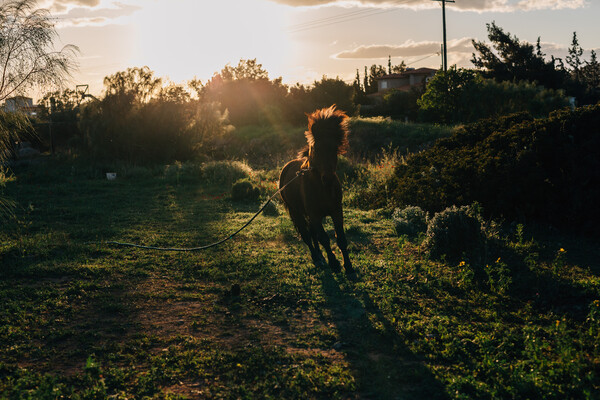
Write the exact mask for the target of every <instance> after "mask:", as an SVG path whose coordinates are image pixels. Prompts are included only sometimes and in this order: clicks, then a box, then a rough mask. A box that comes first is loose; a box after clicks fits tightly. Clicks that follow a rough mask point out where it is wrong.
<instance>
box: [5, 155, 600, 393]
mask: <svg viewBox="0 0 600 400" xmlns="http://www.w3.org/2000/svg"><path fill="white" fill-rule="evenodd" d="M186 168H187V171H188V172H189V171H192V172H189V174H188V175H185V174H184V175H185V176H186V177H187V178H186V179H180V178H181V176H179V175H177V174H175V175H173V174H172V173H169V172H157V171H161V170H160V169H157V170H156V171H151V172H152V173H144V171H141V172H140V171H138V172H137V173H135V174H131V175H130V176H129V177H125V178H118V179H117V180H116V181H107V180H106V179H102V177H101V174H99V173H95V172H94V171H92V170H88V169H85V168H83V167H80V166H78V164H69V163H64V162H63V163H60V162H57V161H55V160H47V161H44V162H43V164H38V165H34V166H32V167H29V168H26V167H22V168H21V169H19V170H17V171H16V178H15V179H12V180H11V181H10V182H7V184H6V194H7V195H8V196H10V197H12V198H13V199H15V200H16V201H17V202H18V204H19V208H18V210H17V217H16V220H14V221H12V222H11V223H4V224H3V225H2V228H1V229H0V398H9V399H12V398H14V399H28V398H31V399H40V398H52V399H54V398H60V397H61V396H62V397H63V398H81V399H92V398H106V397H108V396H112V398H162V399H165V398H169V399H176V398H209V399H210V398H215V399H223V398H273V399H281V398H286V399H287V398H298V399H305V398H319V399H320V398H322V399H329V398H338V399H348V398H350V399H354V398H356V399H363V398H364V399H397V398H400V399H424V398H427V399H436V398H439V399H447V398H448V399H450V398H452V399H463V398H483V399H504V398H548V399H565V398H573V399H575V398H577V399H579V398H590V399H591V398H598V397H599V396H600V387H599V384H598V382H599V370H600V349H599V345H598V343H599V342H600V341H599V339H600V303H599V302H598V299H600V265H599V263H598V257H599V256H600V254H599V249H598V247H597V245H596V243H593V242H591V241H589V240H588V239H585V238H572V237H568V236H564V235H559V234H556V233H552V234H548V233H544V232H541V233H537V232H536V233H531V232H532V231H531V230H528V229H527V228H524V227H523V226H519V227H517V229H516V230H515V231H514V232H513V231H510V232H509V231H507V232H504V233H502V234H501V235H499V239H498V240H499V241H500V242H502V246H500V247H501V249H502V254H500V256H501V260H496V258H497V257H496V255H494V256H493V260H492V261H491V262H490V265H491V267H489V266H488V268H492V267H493V268H496V272H497V273H499V274H506V273H509V272H507V271H510V274H511V277H512V280H509V281H505V280H501V279H498V280H497V281H494V282H492V283H491V284H488V282H487V281H477V280H476V279H475V278H474V277H473V274H471V273H470V270H469V268H470V265H469V263H468V262H466V263H464V264H462V265H459V266H457V265H454V264H449V263H444V262H433V261H430V260H429V259H428V258H427V257H426V255H425V254H424V253H423V251H422V249H421V247H420V246H419V243H418V242H411V241H408V240H407V239H406V238H398V237H397V236H396V234H395V232H394V225H393V221H392V219H391V218H390V214H391V213H390V212H389V211H385V210H373V211H362V210H360V209H358V208H350V207H349V208H346V210H345V217H346V228H347V231H348V238H349V241H350V242H351V245H350V253H351V258H352V259H353V262H354V265H355V267H356V268H357V270H358V272H359V273H358V278H357V279H356V280H350V279H348V278H347V277H346V276H345V275H344V274H332V273H331V272H330V271H329V270H327V269H325V270H321V269H317V268H315V267H314V266H313V265H312V264H311V262H310V257H309V254H308V252H307V250H306V248H305V246H304V245H303V244H302V243H301V241H300V240H299V239H298V238H297V236H296V234H295V232H294V230H293V227H292V225H291V222H290V221H289V218H288V217H287V215H285V214H284V213H283V210H282V209H281V206H279V207H280V212H281V213H280V215H279V216H275V217H272V216H260V217H259V218H258V219H257V220H256V221H255V222H254V223H253V224H251V225H250V226H249V227H248V229H247V230H244V231H243V232H242V233H240V235H238V236H236V237H235V238H234V239H233V240H231V241H229V242H227V243H226V244H224V245H222V246H221V247H218V248H214V249H209V250H206V251H203V252H196V253H169V252H149V251H141V250H136V249H132V248H119V247H113V246H107V245H102V244H97V243H96V244H88V242H97V241H107V240H117V241H125V242H136V243H141V244H147V245H155V246H177V247H188V246H197V245H202V244H206V243H210V242H213V241H215V240H217V239H220V238H222V237H224V236H227V235H228V234H230V233H231V232H233V231H234V230H236V229H237V227H239V226H240V225H241V224H242V223H244V222H245V221H246V220H247V219H248V218H249V217H250V216H251V215H253V213H254V212H255V211H256V210H257V209H258V208H259V206H260V204H259V203H258V202H257V203H236V202H233V201H231V200H230V199H229V197H228V196H229V195H228V193H229V190H230V187H231V184H232V183H233V182H223V183H218V184H217V183H215V182H214V181H212V180H211V179H208V178H206V176H204V175H203V174H202V173H198V171H201V170H202V168H200V167H198V168H193V166H190V165H188V166H187V167H186ZM180 169H181V168H180ZM163 171H164V170H163ZM257 175H261V174H257ZM261 176H269V177H273V176H276V174H274V173H269V172H266V173H263V174H262V175H261ZM257 179H258V178H257ZM265 184H267V185H268V184H272V182H267V183H265ZM268 191H270V190H266V192H268ZM326 229H327V230H328V231H330V232H331V231H332V227H331V224H328V225H327V227H326ZM561 248H562V249H564V250H565V251H560V249H561ZM467 261H468V260H467ZM489 276H490V277H494V276H496V275H494V274H489ZM490 279H491V278H490ZM494 279H495V278H494ZM235 284H238V285H240V287H241V295H240V296H239V297H235V296H232V295H231V289H232V286H233V285H235Z"/></svg>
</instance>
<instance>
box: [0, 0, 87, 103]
mask: <svg viewBox="0 0 600 400" xmlns="http://www.w3.org/2000/svg"><path fill="white" fill-rule="evenodd" d="M36 7H37V1H36V0H6V1H4V2H2V4H1V5H0V101H2V100H5V99H6V98H8V97H10V96H14V95H16V94H19V93H23V92H24V91H26V90H27V89H29V88H31V87H34V86H38V87H39V86H41V87H45V86H52V85H55V86H59V85H60V84H61V83H62V82H63V81H64V80H65V78H67V77H68V76H69V74H70V73H71V72H72V70H73V69H74V68H76V66H77V64H76V61H75V56H76V54H77V53H78V51H79V49H78V48H77V47H76V46H73V45H66V46H64V47H63V48H62V49H61V50H59V51H56V50H54V47H53V45H54V42H55V40H56V38H57V36H58V35H57V33H56V30H55V28H54V22H53V19H52V18H51V16H50V13H49V11H48V10H46V9H42V8H36Z"/></svg>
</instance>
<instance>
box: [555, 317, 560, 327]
mask: <svg viewBox="0 0 600 400" xmlns="http://www.w3.org/2000/svg"><path fill="white" fill-rule="evenodd" d="M559 325H560V320H558V319H557V320H556V327H557V328H558V326H559Z"/></svg>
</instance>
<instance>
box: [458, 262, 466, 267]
mask: <svg viewBox="0 0 600 400" xmlns="http://www.w3.org/2000/svg"><path fill="white" fill-rule="evenodd" d="M465 264H466V262H464V261H461V262H460V264H458V266H459V267H464V266H465Z"/></svg>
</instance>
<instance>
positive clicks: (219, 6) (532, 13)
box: [0, 0, 600, 95]
mask: <svg viewBox="0 0 600 400" xmlns="http://www.w3.org/2000/svg"><path fill="white" fill-rule="evenodd" d="M0 1H1V0H0ZM38 4H39V6H40V7H43V8H47V9H49V10H50V12H51V15H52V17H53V18H54V21H55V22H56V29H57V32H58V35H59V40H58V42H57V43H56V46H57V47H60V46H62V45H65V44H73V45H76V46H78V47H79V49H80V54H79V56H78V63H79V68H78V70H77V71H75V72H74V73H73V77H72V79H71V81H70V82H69V83H67V85H66V86H68V87H71V86H72V88H74V87H75V85H77V84H88V85H90V90H91V93H93V94H96V95H99V94H101V93H102V90H103V84H102V81H103V78H104V77H105V76H107V75H110V74H113V73H115V72H117V71H122V70H125V69H126V68H128V67H141V66H148V67H150V69H152V70H153V71H155V74H156V76H160V77H163V78H165V79H166V80H167V81H171V82H174V83H185V82H186V81H188V80H190V79H193V78H197V79H200V80H201V81H202V82H206V81H207V80H209V79H210V78H211V77H212V76H213V74H214V73H216V72H218V71H220V70H221V69H222V68H223V67H224V66H225V65H226V64H231V65H237V63H238V62H239V60H240V59H254V58H256V59H257V62H258V63H260V64H262V65H263V67H264V68H265V69H266V70H267V71H268V73H269V77H270V78H272V79H274V78H277V77H281V78H282V79H283V82H284V83H287V84H295V83H296V82H298V83H302V84H311V83H312V82H314V81H315V80H320V79H321V78H322V77H323V76H327V77H329V78H335V77H339V78H341V79H344V80H345V81H347V82H349V83H350V82H352V80H353V79H354V77H355V75H356V70H357V69H358V70H360V73H361V77H362V74H363V71H364V66H370V65H372V64H380V65H384V66H387V63H388V56H391V57H392V63H393V64H399V63H400V62H401V61H404V62H405V63H406V64H407V65H408V66H409V67H415V68H419V67H430V68H439V67H440V65H441V57H440V54H439V52H440V47H441V42H442V8H441V1H436V0H343V1H336V0H119V1H114V0H39V1H38ZM598 17H600V0H528V1H526V0H455V2H454V3H446V23H447V40H448V63H449V65H453V64H456V65H457V66H458V67H467V68H468V67H472V64H471V63H470V59H471V56H472V53H473V51H474V50H473V46H472V43H471V40H472V39H475V40H479V41H487V29H486V24H489V23H491V22H492V21H495V23H496V24H497V25H498V26H500V27H501V28H503V29H504V30H505V31H506V32H509V33H510V34H512V35H514V36H516V37H518V38H519V40H521V41H527V42H531V43H535V42H536V41H537V39H538V37H539V38H540V41H541V44H542V49H543V51H544V53H546V54H547V56H548V57H550V55H554V56H555V57H564V56H565V55H566V54H567V49H568V48H569V46H570V45H571V41H572V38H573V32H577V37H578V39H579V44H580V45H581V47H582V48H583V49H584V56H583V57H584V59H589V55H590V50H592V49H594V50H596V51H597V52H598V51H600V24H599V23H598Z"/></svg>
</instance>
